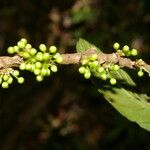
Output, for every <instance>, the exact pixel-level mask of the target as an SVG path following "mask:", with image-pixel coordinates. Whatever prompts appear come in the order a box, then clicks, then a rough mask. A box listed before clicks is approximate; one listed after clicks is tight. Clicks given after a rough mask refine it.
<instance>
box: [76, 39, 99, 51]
mask: <svg viewBox="0 0 150 150" xmlns="http://www.w3.org/2000/svg"><path fill="white" fill-rule="evenodd" d="M90 48H94V49H95V50H96V51H98V52H100V49H99V48H97V47H96V46H95V45H93V44H91V43H90V42H88V41H86V40H84V39H82V38H80V39H79V41H78V42H77V44H76V49H77V52H84V51H87V50H88V49H90Z"/></svg>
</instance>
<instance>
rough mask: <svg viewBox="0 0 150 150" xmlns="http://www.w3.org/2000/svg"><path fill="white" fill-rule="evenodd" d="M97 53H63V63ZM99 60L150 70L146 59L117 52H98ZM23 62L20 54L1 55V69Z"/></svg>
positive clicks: (92, 50)
mask: <svg viewBox="0 0 150 150" xmlns="http://www.w3.org/2000/svg"><path fill="white" fill-rule="evenodd" d="M94 53H97V52H96V51H95V50H94V49H90V50H87V51H86V52H82V53H71V54H62V55H61V56H62V58H63V62H62V63H61V64H62V65H69V64H79V63H80V61H81V59H82V57H83V56H87V57H90V56H91V55H92V54H94ZM98 61H99V63H100V64H103V63H114V64H119V65H120V66H121V67H128V68H137V67H143V68H145V69H146V70H147V71H149V72H150V65H149V64H147V63H145V62H144V61H140V62H139V61H133V60H131V59H129V58H125V57H121V56H119V54H117V53H111V54H105V53H102V52H100V53H98ZM22 62H23V58H21V57H20V56H18V55H15V56H13V57H9V56H1V57H0V70H1V69H4V68H11V67H14V66H15V67H18V66H19V65H20V64H21V63H22Z"/></svg>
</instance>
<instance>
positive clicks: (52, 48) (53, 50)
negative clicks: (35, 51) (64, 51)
mask: <svg viewBox="0 0 150 150" xmlns="http://www.w3.org/2000/svg"><path fill="white" fill-rule="evenodd" d="M56 51H57V47H56V46H50V47H49V52H50V53H56Z"/></svg>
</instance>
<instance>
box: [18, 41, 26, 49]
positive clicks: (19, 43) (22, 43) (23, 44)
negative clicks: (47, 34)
mask: <svg viewBox="0 0 150 150" xmlns="http://www.w3.org/2000/svg"><path fill="white" fill-rule="evenodd" d="M17 45H18V46H19V48H25V46H26V44H25V43H24V42H22V41H19V42H18V43H17Z"/></svg>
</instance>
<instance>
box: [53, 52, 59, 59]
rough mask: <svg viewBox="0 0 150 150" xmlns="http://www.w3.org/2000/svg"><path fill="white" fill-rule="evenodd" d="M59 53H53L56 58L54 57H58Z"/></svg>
mask: <svg viewBox="0 0 150 150" xmlns="http://www.w3.org/2000/svg"><path fill="white" fill-rule="evenodd" d="M60 56H61V55H60V54H59V53H56V54H54V56H53V57H54V58H55V59H56V58H58V57H60Z"/></svg>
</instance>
